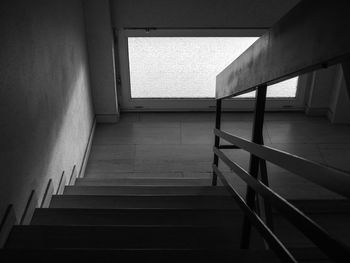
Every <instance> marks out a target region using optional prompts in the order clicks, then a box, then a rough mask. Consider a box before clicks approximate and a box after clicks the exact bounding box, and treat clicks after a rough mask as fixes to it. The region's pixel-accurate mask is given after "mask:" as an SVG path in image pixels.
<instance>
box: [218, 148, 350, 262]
mask: <svg viewBox="0 0 350 263" xmlns="http://www.w3.org/2000/svg"><path fill="white" fill-rule="evenodd" d="M213 150H214V153H215V154H216V155H217V156H218V157H219V158H220V159H221V160H222V161H223V162H224V163H225V164H226V165H227V166H229V167H230V168H231V169H232V170H233V171H234V172H235V173H236V174H237V175H238V176H239V177H240V178H241V179H242V180H244V181H245V182H246V183H247V184H248V185H249V186H250V187H252V188H253V189H254V190H255V191H257V192H258V193H259V194H260V195H261V196H263V197H264V198H267V199H269V200H270V201H271V204H272V205H273V206H275V207H276V209H277V210H278V211H280V212H281V213H282V215H283V216H285V217H286V218H287V219H288V220H289V221H290V222H291V223H292V224H293V225H294V226H295V227H297V228H298V229H299V230H301V232H302V233H304V235H305V236H307V237H308V238H309V239H310V240H311V241H312V242H313V243H314V244H316V245H317V246H318V247H319V248H321V249H322V250H323V251H324V252H325V254H327V255H328V256H329V257H330V258H332V259H335V260H337V261H341V259H344V258H349V257H350V248H349V247H348V246H347V245H345V244H344V243H342V242H340V241H338V240H337V239H335V238H334V237H332V236H331V235H330V234H329V233H328V232H326V231H325V230H324V229H323V228H322V227H320V226H319V225H318V224H316V223H315V222H314V221H313V220H311V219H310V218H309V217H307V216H306V215H305V214H304V213H303V212H301V211H300V210H299V209H298V208H296V207H295V206H293V205H292V204H290V203H289V202H288V201H287V200H285V199H284V198H283V197H281V196H280V195H278V194H277V193H275V192H274V191H272V190H271V189H270V188H269V187H267V186H266V185H264V184H263V183H261V182H260V181H258V180H256V179H255V178H253V177H252V176H251V175H250V174H249V173H248V172H247V171H245V170H244V169H243V168H242V167H240V166H239V165H238V164H236V163H234V162H233V161H231V160H230V159H229V158H228V157H227V156H226V155H225V154H224V153H223V152H222V151H220V150H219V149H217V148H215V147H214V148H213Z"/></svg>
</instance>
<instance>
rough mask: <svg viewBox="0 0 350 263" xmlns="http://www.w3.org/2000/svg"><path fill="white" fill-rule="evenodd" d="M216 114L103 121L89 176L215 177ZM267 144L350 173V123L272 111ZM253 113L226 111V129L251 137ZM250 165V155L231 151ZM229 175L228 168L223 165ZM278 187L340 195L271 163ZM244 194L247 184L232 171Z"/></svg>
mask: <svg viewBox="0 0 350 263" xmlns="http://www.w3.org/2000/svg"><path fill="white" fill-rule="evenodd" d="M214 119H215V117H214V114H213V113H122V115H121V120H120V122H119V123H117V124H98V125H97V127H96V132H95V137H94V139H93V146H92V151H91V155H90V159H89V162H88V167H87V170H86V177H90V178H92V177H151V176H152V177H154V176H156V177H206V178H209V177H210V176H211V163H212V158H213V154H212V145H213V138H214V136H213V132H212V130H213V128H214ZM265 120H266V121H265V126H264V140H265V144H267V145H269V146H271V147H274V148H277V149H281V150H283V151H287V152H290V153H293V154H296V155H299V156H301V157H305V158H308V159H311V160H313V161H316V162H320V163H323V164H326V165H330V166H334V167H337V168H340V169H343V170H347V171H350V125H332V124H331V123H330V122H329V121H328V120H327V119H325V118H311V117H306V116H305V115H304V114H302V113H268V114H266V117H265ZM251 128H252V114H248V113H226V114H224V116H223V130H226V131H229V132H231V133H235V134H237V135H238V136H241V137H244V138H248V139H249V138H250V136H251ZM229 151H230V155H231V156H232V158H234V159H235V160H237V161H238V162H239V163H240V164H242V166H244V167H247V166H248V162H249V155H248V154H247V153H245V152H244V151H242V150H229ZM221 167H222V168H223V170H225V171H226V172H227V173H229V170H228V168H227V167H224V166H223V165H222V166H221ZM268 172H269V178H270V183H271V186H272V188H274V189H275V190H276V191H277V192H279V193H281V194H282V195H283V196H284V197H286V198H302V199H304V198H307V199H314V198H326V199H329V198H338V196H336V195H334V194H332V193H330V192H328V191H326V190H323V189H321V188H320V187H318V186H316V185H314V184H312V183H308V182H306V181H305V180H304V179H301V178H298V177H297V176H295V175H292V174H290V173H289V172H287V171H285V170H283V169H280V168H278V167H276V166H274V165H271V164H268ZM232 180H233V181H234V182H235V183H236V184H237V187H238V189H239V191H240V192H243V191H244V189H245V187H244V183H243V182H241V181H240V180H239V179H237V178H236V177H235V176H234V175H232Z"/></svg>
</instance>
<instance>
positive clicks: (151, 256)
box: [0, 249, 279, 263]
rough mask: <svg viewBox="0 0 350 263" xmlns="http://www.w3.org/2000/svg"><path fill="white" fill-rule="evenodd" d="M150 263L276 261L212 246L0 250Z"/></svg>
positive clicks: (53, 258) (5, 256)
mask: <svg viewBox="0 0 350 263" xmlns="http://www.w3.org/2000/svg"><path fill="white" fill-rule="evenodd" d="M48 258H49V260H50V262H54V263H56V262H57V263H58V262H59V263H61V262H68V263H76V262H87V263H89V262H113V263H114V262H116V261H117V262H152V263H163V262H167V263H193V262H202V263H206V262H207V263H209V262H210V263H211V262H213V263H214V262H215V263H226V262H227V263H235V262H237V263H240V262H257V263H259V262H260V263H265V262H279V260H278V259H277V258H276V256H275V255H274V253H273V252H271V251H263V250H254V251H253V253H252V250H241V249H229V250H224V249H220V250H214V249H210V250H209V249H186V250H184V249H171V250H169V249H162V250H156V249H154V250H142V249H134V250H120V249H119V250H116V249H88V250H86V249H32V250H28V249H26V250H24V249H4V250H0V259H1V262H5V263H7V262H14V261H16V262H17V261H18V260H26V261H28V260H31V259H35V262H39V263H41V262H43V263H44V262H45V263H46V262H47V261H48Z"/></svg>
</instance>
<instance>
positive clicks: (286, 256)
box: [213, 164, 297, 262]
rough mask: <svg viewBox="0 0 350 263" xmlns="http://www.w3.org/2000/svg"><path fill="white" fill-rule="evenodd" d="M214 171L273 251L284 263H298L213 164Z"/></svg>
mask: <svg viewBox="0 0 350 263" xmlns="http://www.w3.org/2000/svg"><path fill="white" fill-rule="evenodd" d="M213 170H214V172H215V173H216V174H218V175H219V177H220V180H221V182H222V183H223V185H224V186H226V187H227V189H228V191H229V192H230V193H231V194H232V196H233V198H234V199H235V200H236V202H237V203H238V205H239V206H240V208H241V209H242V210H243V211H244V212H245V214H246V215H247V216H248V218H249V220H250V222H251V223H253V224H254V225H255V227H256V228H257V230H258V231H259V232H260V234H261V235H262V236H264V238H265V240H266V241H267V242H268V243H269V245H270V247H271V248H273V250H274V251H275V252H276V254H277V255H278V256H279V257H280V258H281V259H282V260H283V262H297V261H296V259H295V258H294V257H293V255H292V254H291V253H290V252H289V251H288V249H287V248H286V247H285V246H284V245H283V244H282V242H281V241H280V240H279V239H278V237H277V236H276V235H275V234H274V233H273V231H272V230H271V229H270V228H269V227H268V226H267V225H266V224H265V223H264V221H263V220H262V219H261V218H260V217H259V216H258V215H257V213H256V212H255V211H254V210H253V209H251V208H250V207H249V206H248V205H247V203H246V201H244V199H243V198H242V196H241V195H240V194H239V193H238V192H237V191H236V190H235V188H234V187H233V186H232V185H231V184H229V183H228V182H227V180H226V178H225V176H224V175H223V174H222V173H221V171H220V170H219V168H218V167H217V166H216V165H215V164H213Z"/></svg>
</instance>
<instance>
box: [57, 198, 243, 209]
mask: <svg viewBox="0 0 350 263" xmlns="http://www.w3.org/2000/svg"><path fill="white" fill-rule="evenodd" d="M237 207H238V206H237V204H236V202H235V201H234V199H233V198H232V197H230V196H104V195H54V196H52V199H51V204H50V208H105V209H107V208H130V209H136V208H137V209H138V208H159V209H161V208H174V209H177V208H183V209H209V208H210V209H237Z"/></svg>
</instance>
